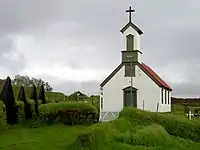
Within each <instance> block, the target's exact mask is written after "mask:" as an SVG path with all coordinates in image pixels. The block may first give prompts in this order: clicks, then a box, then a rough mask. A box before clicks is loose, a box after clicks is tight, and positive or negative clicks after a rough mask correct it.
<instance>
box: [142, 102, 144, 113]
mask: <svg viewBox="0 0 200 150" xmlns="http://www.w3.org/2000/svg"><path fill="white" fill-rule="evenodd" d="M142 107H143V111H144V100H143V106H142Z"/></svg>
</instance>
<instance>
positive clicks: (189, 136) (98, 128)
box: [0, 108, 200, 150]
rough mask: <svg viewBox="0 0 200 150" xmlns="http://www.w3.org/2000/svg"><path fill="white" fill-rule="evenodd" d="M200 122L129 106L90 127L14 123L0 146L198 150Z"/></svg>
mask: <svg viewBox="0 0 200 150" xmlns="http://www.w3.org/2000/svg"><path fill="white" fill-rule="evenodd" d="M199 141H200V122H199V121H197V120H188V119H186V118H185V117H181V116H176V115H172V114H165V113H163V114H160V113H150V112H143V111H140V110H137V109H134V108H126V109H124V110H123V111H122V112H121V113H120V116H119V118H118V119H116V120H114V121H110V122H105V123H99V124H94V125H91V126H88V127H87V126H64V125H58V124H57V125H49V126H39V127H38V128H30V127H28V126H19V125H16V126H12V127H10V128H9V129H8V130H6V131H4V132H3V134H1V136H0V149H5V150H11V149H27V150H36V149H37V150H42V149H49V150H68V149H69V150H96V149H98V150H133V149H137V150H188V149H192V150H199V147H200V143H199Z"/></svg>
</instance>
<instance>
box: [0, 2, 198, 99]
mask: <svg viewBox="0 0 200 150" xmlns="http://www.w3.org/2000/svg"><path fill="white" fill-rule="evenodd" d="M129 5H132V7H133V8H134V9H136V12H135V13H134V14H133V17H132V20H133V22H134V23H135V24H136V25H138V27H139V28H141V30H142V31H143V32H144V34H143V35H142V37H141V51H142V52H143V56H142V59H143V62H144V63H146V64H148V65H149V66H150V67H152V69H154V70H155V71H156V72H157V73H158V74H159V75H160V76H161V77H162V78H163V79H164V80H165V81H167V82H168V83H169V84H170V86H172V88H173V96H178V97H200V59H199V56H200V42H199V39H200V19H199V14H200V2H199V1H197V0H192V1H186V0H184V1H183V0H176V1H174V0H168V1H160V0H151V1H147V0H140V1H138V0H123V1H116V0H101V1H94V0H76V1H75V0H74V1H71V0H57V1H56V0H15V1H13V0H0V78H6V76H8V75H9V76H11V77H14V76H15V75H16V74H22V75H29V76H34V77H41V78H42V79H44V80H46V81H48V82H49V83H50V85H52V87H53V88H54V90H55V91H61V92H65V93H66V94H68V93H71V92H74V91H76V90H81V91H83V92H86V93H90V94H93V93H98V92H99V84H100V83H101V82H102V81H103V80H104V79H105V78H106V77H107V76H108V75H109V73H110V72H112V70H113V69H114V68H115V67H116V66H117V65H119V63H120V62H121V50H123V49H124V43H123V36H122V34H121V33H120V29H121V28H122V27H123V26H124V25H125V24H126V23H127V21H128V14H127V13H126V12H125V10H126V9H127V8H128V7H129Z"/></svg>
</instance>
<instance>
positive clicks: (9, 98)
mask: <svg viewBox="0 0 200 150" xmlns="http://www.w3.org/2000/svg"><path fill="white" fill-rule="evenodd" d="M0 99H1V100H2V101H3V102H4V104H5V106H6V119H7V122H8V124H16V123H17V122H18V119H19V118H18V112H19V110H18V109H19V108H18V106H17V105H16V102H15V98H14V94H13V88H12V84H11V79H10V77H7V79H6V81H5V83H4V85H3V88H2V91H1V94H0Z"/></svg>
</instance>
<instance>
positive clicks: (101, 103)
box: [101, 97, 103, 109]
mask: <svg viewBox="0 0 200 150" xmlns="http://www.w3.org/2000/svg"><path fill="white" fill-rule="evenodd" d="M102 108H103V98H102V97H101V109H102Z"/></svg>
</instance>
